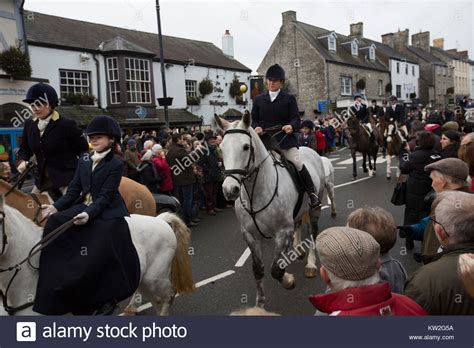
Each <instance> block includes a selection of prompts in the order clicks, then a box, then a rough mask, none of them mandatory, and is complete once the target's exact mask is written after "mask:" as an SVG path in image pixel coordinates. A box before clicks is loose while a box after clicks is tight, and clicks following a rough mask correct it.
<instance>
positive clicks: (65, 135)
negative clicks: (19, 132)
mask: <svg viewBox="0 0 474 348" xmlns="http://www.w3.org/2000/svg"><path fill="white" fill-rule="evenodd" d="M38 121H39V120H38V119H36V120H32V119H28V120H26V121H25V125H24V128H23V139H22V142H21V144H20V149H19V151H18V159H20V160H23V161H29V160H30V158H31V157H32V156H33V155H35V157H36V161H37V163H38V173H39V176H38V177H36V178H35V185H36V187H38V188H39V189H40V190H48V189H49V188H56V189H57V188H60V187H64V186H68V185H69V182H70V181H71V180H72V178H73V177H74V173H75V172H76V167H77V159H78V156H79V155H80V154H81V153H82V152H85V151H87V150H88V149H89V144H88V143H87V141H86V139H85V137H84V136H83V135H82V130H81V129H80V128H79V127H78V126H77V124H76V122H75V121H73V120H70V119H68V118H65V117H62V116H59V113H58V112H56V111H54V112H53V114H52V116H51V120H50V121H49V124H48V125H47V126H46V129H45V130H44V132H43V136H42V137H41V136H40V131H39V129H38ZM47 178H49V180H47ZM47 181H50V182H51V184H52V187H47V184H48V183H47Z"/></svg>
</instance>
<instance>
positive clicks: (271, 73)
mask: <svg viewBox="0 0 474 348" xmlns="http://www.w3.org/2000/svg"><path fill="white" fill-rule="evenodd" d="M265 78H267V79H272V80H285V70H283V68H282V67H281V66H279V65H278V64H274V65H272V66H271V67H269V68H268V70H267V73H266V75H265Z"/></svg>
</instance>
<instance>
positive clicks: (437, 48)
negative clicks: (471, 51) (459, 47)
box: [431, 46, 469, 62]
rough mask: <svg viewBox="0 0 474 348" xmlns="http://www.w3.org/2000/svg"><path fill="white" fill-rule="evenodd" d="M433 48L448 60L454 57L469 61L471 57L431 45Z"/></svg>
mask: <svg viewBox="0 0 474 348" xmlns="http://www.w3.org/2000/svg"><path fill="white" fill-rule="evenodd" d="M431 50H432V51H436V52H437V53H439V54H441V55H443V56H444V57H445V58H446V59H447V60H448V61H450V60H452V59H454V60H460V61H463V62H469V59H466V58H463V57H461V56H459V55H457V54H455V53H451V52H446V51H445V50H443V49H441V48H439V47H433V46H431Z"/></svg>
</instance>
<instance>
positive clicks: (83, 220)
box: [74, 212, 89, 225]
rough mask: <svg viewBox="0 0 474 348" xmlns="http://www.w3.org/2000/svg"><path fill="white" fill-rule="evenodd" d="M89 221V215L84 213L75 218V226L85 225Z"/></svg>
mask: <svg viewBox="0 0 474 348" xmlns="http://www.w3.org/2000/svg"><path fill="white" fill-rule="evenodd" d="M87 221H89V214H87V213H86V212H82V213H80V214H77V215H76V216H74V225H84V224H85V223H87Z"/></svg>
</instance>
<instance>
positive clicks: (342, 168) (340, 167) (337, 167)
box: [334, 167, 347, 169]
mask: <svg viewBox="0 0 474 348" xmlns="http://www.w3.org/2000/svg"><path fill="white" fill-rule="evenodd" d="M334 169H347V167H334Z"/></svg>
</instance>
